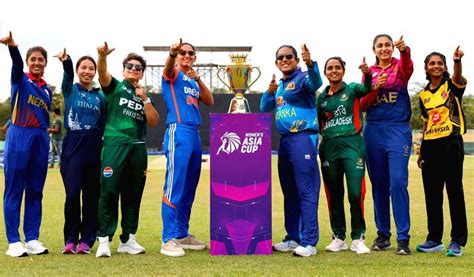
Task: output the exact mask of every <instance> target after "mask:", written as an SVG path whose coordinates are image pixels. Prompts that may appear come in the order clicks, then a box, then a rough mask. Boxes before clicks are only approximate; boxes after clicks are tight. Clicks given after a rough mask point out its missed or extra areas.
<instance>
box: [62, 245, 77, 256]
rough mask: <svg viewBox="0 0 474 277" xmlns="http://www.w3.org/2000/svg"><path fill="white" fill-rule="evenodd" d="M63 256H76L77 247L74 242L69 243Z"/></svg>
mask: <svg viewBox="0 0 474 277" xmlns="http://www.w3.org/2000/svg"><path fill="white" fill-rule="evenodd" d="M63 254H76V245H75V244H74V243H72V242H70V243H67V244H66V245H65V246H64V248H63Z"/></svg>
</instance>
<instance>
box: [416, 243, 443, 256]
mask: <svg viewBox="0 0 474 277" xmlns="http://www.w3.org/2000/svg"><path fill="white" fill-rule="evenodd" d="M443 250H444V245H443V244H442V243H441V242H436V241H432V240H427V241H425V243H423V244H420V245H417V246H416V251H418V252H425V253H433V252H436V251H443Z"/></svg>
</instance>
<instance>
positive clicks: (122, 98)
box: [102, 77, 146, 145]
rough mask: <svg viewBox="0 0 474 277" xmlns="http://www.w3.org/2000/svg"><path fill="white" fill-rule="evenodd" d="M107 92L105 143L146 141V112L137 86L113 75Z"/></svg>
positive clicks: (103, 89)
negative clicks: (136, 93)
mask: <svg viewBox="0 0 474 277" xmlns="http://www.w3.org/2000/svg"><path fill="white" fill-rule="evenodd" d="M102 91H103V92H104V94H105V104H106V109H107V120H106V124H105V131H104V145H122V144H129V143H144V142H145V133H146V114H145V110H144V106H145V105H144V103H143V101H142V99H141V98H140V97H139V96H137V95H135V87H134V86H133V85H132V84H131V83H130V82H129V81H127V80H123V81H122V82H119V81H118V80H117V79H115V78H113V77H112V81H111V82H110V85H109V86H108V87H102Z"/></svg>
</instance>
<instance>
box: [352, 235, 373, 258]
mask: <svg viewBox="0 0 474 277" xmlns="http://www.w3.org/2000/svg"><path fill="white" fill-rule="evenodd" d="M351 251H354V252H356V253H357V254H369V253H370V249H369V248H368V247H367V245H365V240H363V239H355V240H353V241H352V244H351Z"/></svg>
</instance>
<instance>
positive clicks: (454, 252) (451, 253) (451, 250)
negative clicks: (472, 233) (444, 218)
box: [446, 241, 462, 257]
mask: <svg viewBox="0 0 474 277" xmlns="http://www.w3.org/2000/svg"><path fill="white" fill-rule="evenodd" d="M446 256H448V257H461V256H462V249H461V245H459V244H458V243H456V242H454V241H452V242H451V243H450V244H449V246H448V252H446Z"/></svg>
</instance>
